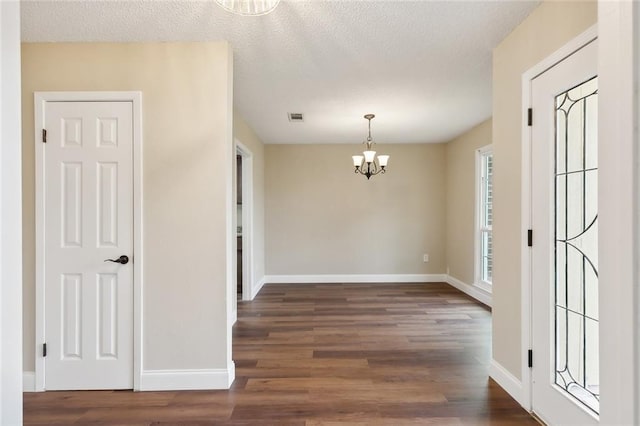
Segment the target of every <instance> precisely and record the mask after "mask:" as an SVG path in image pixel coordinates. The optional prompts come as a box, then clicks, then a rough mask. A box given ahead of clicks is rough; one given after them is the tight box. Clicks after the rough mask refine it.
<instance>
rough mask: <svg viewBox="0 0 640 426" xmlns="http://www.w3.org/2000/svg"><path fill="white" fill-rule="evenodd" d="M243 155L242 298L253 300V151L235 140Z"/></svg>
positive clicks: (237, 149) (238, 149)
mask: <svg viewBox="0 0 640 426" xmlns="http://www.w3.org/2000/svg"><path fill="white" fill-rule="evenodd" d="M235 143H236V152H237V153H239V154H240V155H241V156H242V300H252V292H253V287H254V256H253V250H254V238H253V153H252V152H251V150H250V149H249V148H247V146H246V145H244V144H243V143H242V142H240V141H239V140H237V139H236V140H235Z"/></svg>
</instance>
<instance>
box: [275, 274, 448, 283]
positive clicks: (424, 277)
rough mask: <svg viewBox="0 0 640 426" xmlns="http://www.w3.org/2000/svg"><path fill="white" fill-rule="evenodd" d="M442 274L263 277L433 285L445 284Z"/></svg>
mask: <svg viewBox="0 0 640 426" xmlns="http://www.w3.org/2000/svg"><path fill="white" fill-rule="evenodd" d="M445 277H446V275H443V274H378V275H359V274H346V275H330V274H322V275H265V277H264V281H265V283H269V284H322V283H434V282H445Z"/></svg>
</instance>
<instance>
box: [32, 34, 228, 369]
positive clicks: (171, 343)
mask: <svg viewBox="0 0 640 426" xmlns="http://www.w3.org/2000/svg"><path fill="white" fill-rule="evenodd" d="M230 52H231V50H230V47H229V46H228V44H227V43H224V42H217V43H141V44H138V43H131V44H94V43H91V44H73V43H71V44H64V43H63V44H24V45H23V48H22V83H23V84H22V95H23V140H24V144H23V149H24V150H23V179H24V181H23V193H24V202H23V207H24V235H23V237H24V265H25V268H24V369H25V370H33V369H34V303H35V302H34V269H35V265H34V251H35V236H34V199H35V195H34V191H35V184H34V129H33V92H34V91H54V90H56V91H68V90H84V91H98V90H105V91H106V90H109V91H111V90H136V91H138V90H139V91H142V94H143V138H144V147H143V162H144V166H143V169H144V173H143V186H144V193H143V202H144V217H143V226H144V237H143V244H144V271H143V272H144V318H143V321H144V340H143V351H144V362H143V368H144V369H145V370H162V369H199V368H200V369H207V368H226V367H227V364H228V360H229V359H230V353H228V352H229V351H227V350H226V342H227V341H229V340H230V336H229V330H228V328H227V326H226V316H227V305H226V303H225V297H226V293H227V288H226V286H227V280H226V273H227V271H226V259H227V255H226V231H227V227H228V225H227V217H226V213H225V212H226V210H227V209H225V203H226V200H227V198H226V197H227V192H228V191H230V183H231V182H230V179H231V176H227V174H230V173H231V166H230V164H231V161H232V150H231V146H232V129H231V125H232V111H231V108H230V107H229V106H230V105H231V97H232V86H231V84H232V75H231V72H232V64H231V56H230V55H231V54H230ZM228 187H229V188H228ZM229 200H230V198H229ZM230 207H231V206H229V208H230ZM229 223H231V222H229Z"/></svg>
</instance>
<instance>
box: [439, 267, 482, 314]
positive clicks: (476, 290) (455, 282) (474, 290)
mask: <svg viewBox="0 0 640 426" xmlns="http://www.w3.org/2000/svg"><path fill="white" fill-rule="evenodd" d="M445 277H446V278H445V282H446V283H447V284H449V285H451V286H453V287H455V288H457V289H458V290H460V291H461V292H463V293H466V294H468V295H469V296H471V297H473V298H474V299H476V300H477V301H478V302H481V303H484V304H485V305H487V306H489V307H491V293H489V292H487V291H485V290H483V289H481V288H480V287H476V286H474V285H470V284H467V283H465V282H463V281H460V280H459V279H457V278H455V277H452V276H451V275H445Z"/></svg>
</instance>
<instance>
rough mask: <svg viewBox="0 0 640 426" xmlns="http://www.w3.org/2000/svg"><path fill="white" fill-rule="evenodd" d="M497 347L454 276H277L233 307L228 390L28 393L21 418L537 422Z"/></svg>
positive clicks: (307, 423)
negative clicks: (327, 279) (362, 279)
mask: <svg viewBox="0 0 640 426" xmlns="http://www.w3.org/2000/svg"><path fill="white" fill-rule="evenodd" d="M490 346H491V313H490V312H489V311H488V309H486V308H485V307H484V306H482V305H480V304H478V303H476V302H474V301H473V300H471V299H470V298H468V297H467V296H466V295H464V294H462V293H460V292H459V291H458V290H456V289H454V288H452V287H450V286H448V285H447V284H440V283H436V284H433V283H430V284H322V285H308V284H303V285H280V284H271V285H267V286H265V287H264V288H263V290H262V291H261V292H260V294H259V295H258V297H256V299H255V300H254V301H253V302H240V303H239V304H238V322H237V324H236V325H235V327H234V340H233V350H234V354H233V359H234V360H235V363H236V381H235V382H234V384H233V387H232V389H231V390H229V391H188V392H187V391H184V392H137V393H134V392H130V391H113V392H111V391H105V392H96V391H93V392H45V393H27V394H25V396H24V409H25V412H24V424H25V425H45V424H46V425H52V424H64V425H71V424H84V425H97V424H103V425H107V424H114V425H115V424H117V425H301V426H303V425H304V426H320V425H325V426H332V425H335V426H339V425H393V426H400V425H526V424H532V425H536V424H537V423H536V422H535V420H533V418H531V417H530V416H529V415H528V414H527V413H526V412H525V411H524V410H523V409H522V408H521V407H520V406H519V405H518V404H517V403H516V402H515V401H514V400H513V399H511V397H509V395H507V394H506V392H504V391H503V390H502V389H501V388H500V387H499V386H498V385H497V384H495V383H494V382H493V381H492V380H490V379H488V373H487V370H488V365H489V360H490Z"/></svg>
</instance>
